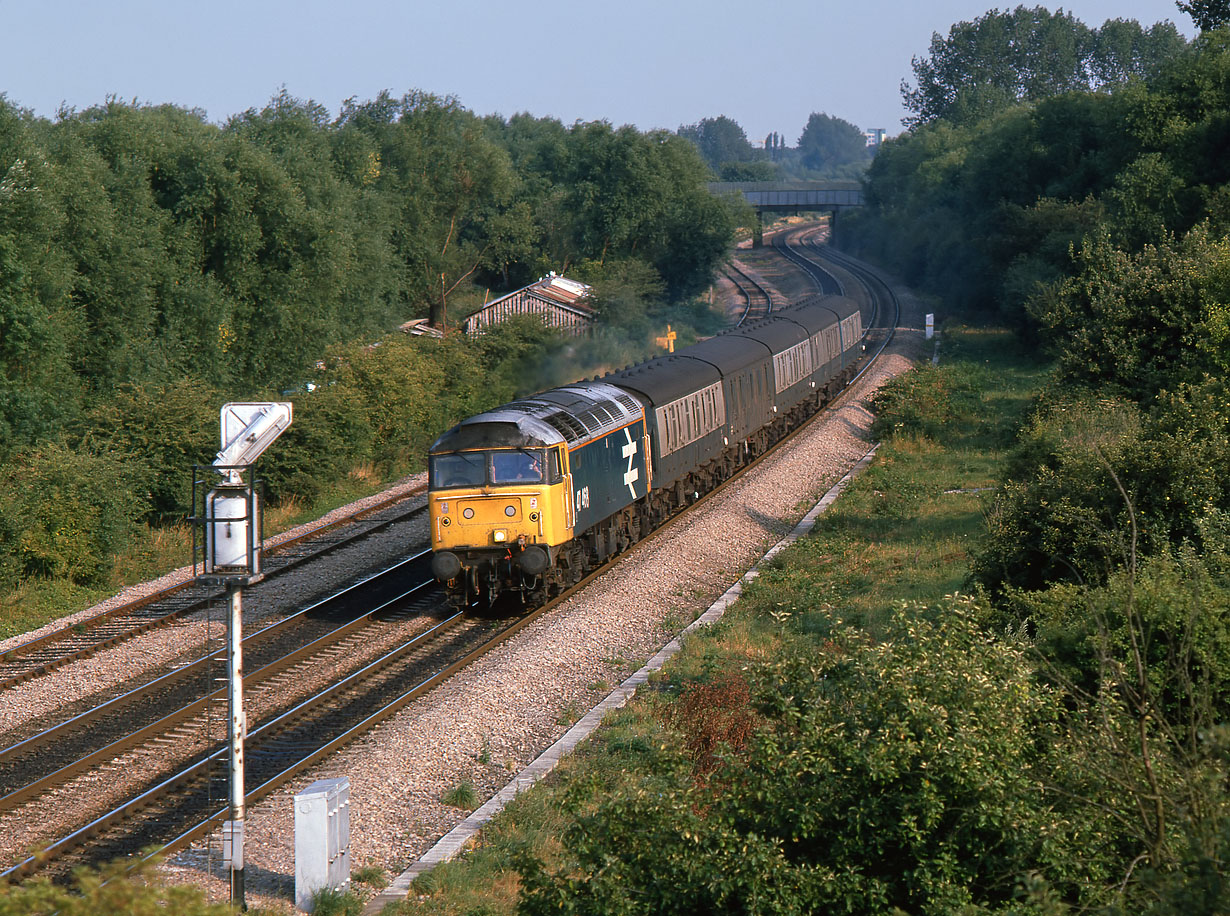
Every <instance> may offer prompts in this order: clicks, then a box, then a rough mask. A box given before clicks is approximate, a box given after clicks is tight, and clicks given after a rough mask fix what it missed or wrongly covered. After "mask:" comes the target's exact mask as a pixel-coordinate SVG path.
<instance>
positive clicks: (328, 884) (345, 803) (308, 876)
mask: <svg viewBox="0 0 1230 916" xmlns="http://www.w3.org/2000/svg"><path fill="white" fill-rule="evenodd" d="M349 888H350V780H349V779H347V778H346V777H345V776H342V777H340V778H338V779H318V780H317V781H316V782H314V783H312V784H311V785H310V786H308V787H307V788H306V789H304V790H303V791H302V792H300V793H299V794H297V795H296V796H295V906H297V907H298V908H299V909H301V910H304V911H305V912H308V913H310V912H312V909H313V908H314V906H315V903H314V900H313V897H314V895H315V894H317V893H318V892H320V891H322V890H335V891H339V892H342V893H345V892H346V891H347V890H348V889H349Z"/></svg>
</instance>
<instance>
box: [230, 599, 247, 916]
mask: <svg viewBox="0 0 1230 916" xmlns="http://www.w3.org/2000/svg"><path fill="white" fill-rule="evenodd" d="M241 592H242V587H241V584H240V581H239V580H238V579H228V580H227V583H226V595H227V599H228V604H229V605H230V619H229V620H228V621H227V628H226V629H227V642H228V647H227V679H226V680H227V694H226V696H227V711H228V714H229V719H230V742H231V753H230V790H231V792H230V794H231V805H230V807H231V819H230V821H229V822H228V823H227V829H226V832H228V833H229V834H230V844H229V845H230V855H229V856H228V857H227V862H226V865H227V867H228V868H229V869H230V876H231V903H234V904H237V905H238V906H239V907H240V908H241V909H244V910H246V909H247V908H248V907H247V904H246V903H245V902H244V891H243V822H244V791H243V788H244V784H243V741H244V736H245V734H246V733H247V717H246V716H245V715H244V710H243V600H242V598H241V597H240V596H241Z"/></svg>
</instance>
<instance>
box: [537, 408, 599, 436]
mask: <svg viewBox="0 0 1230 916" xmlns="http://www.w3.org/2000/svg"><path fill="white" fill-rule="evenodd" d="M543 420H544V421H545V422H547V423H549V424H551V425H552V426H553V427H555V428H556V429H557V430H559V432H560V434H561V435H562V436H563V437H564V438H565V439H567V440H568V441H569V442H576V441H578V440H580V439H584V438H585V437H586V435H588V433H589V430H587V429H586V428H585V427H584V426H582V425H581V424H580V423H578V422H577V420H576V418H574V417H573V416H572V414H569V413H565V412H564V411H562V410H561V411H558V412H556V413H553V414H549V415H547V416H545V417H543Z"/></svg>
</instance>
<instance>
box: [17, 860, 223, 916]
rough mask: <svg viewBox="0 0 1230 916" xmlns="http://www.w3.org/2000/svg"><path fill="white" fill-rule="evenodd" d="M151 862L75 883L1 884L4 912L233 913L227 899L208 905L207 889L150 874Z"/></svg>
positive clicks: (21, 915) (29, 915)
mask: <svg viewBox="0 0 1230 916" xmlns="http://www.w3.org/2000/svg"><path fill="white" fill-rule="evenodd" d="M151 868H152V866H150V865H148V864H147V865H143V866H138V867H137V869H136V871H135V872H134V871H132V870H131V864H130V863H127V862H119V863H116V864H115V865H111V866H108V867H107V868H104V869H103V870H101V871H99V872H89V871H83V872H81V873H79V874H78V875H77V876H76V877H75V878H74V881H73V883H72V885H66V886H61V885H57V884H52V883H51V882H50V881H48V880H46V879H42V878H36V879H34V880H32V881H27V882H25V883H23V884H19V885H13V886H11V887H9V886H3V887H0V916H38V914H44V913H60V914H62V916H99V914H104V913H108V914H109V913H124V914H127V916H161V914H165V913H176V914H177V916H230V914H231V913H233V912H234V911H233V910H232V909H231V907H230V905H229V904H226V903H209V902H207V901H206V899H205V894H204V892H203V891H202V890H201V889H200V888H198V887H192V886H189V885H163V884H160V883H158V882H157V881H156V880H155V879H154V878H153V877H151V876H150V875H149V872H150V870H151Z"/></svg>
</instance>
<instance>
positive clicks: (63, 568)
mask: <svg viewBox="0 0 1230 916" xmlns="http://www.w3.org/2000/svg"><path fill="white" fill-rule="evenodd" d="M140 485H141V481H140V480H139V478H137V477H136V476H135V474H134V469H133V468H132V467H131V466H129V465H127V464H126V463H125V462H124V461H123V460H121V459H120V458H116V457H112V456H108V455H97V454H91V453H88V452H78V451H73V450H70V449H68V448H66V447H64V446H62V445H57V444H51V443H48V444H46V445H43V446H42V447H40V448H38V449H33V450H30V451H28V452H25V453H22V454H20V455H19V456H18V457H17V461H16V462H15V463H13V464H10V465H7V466H5V467H4V468H3V476H0V582H3V583H4V584H5V585H6V586H10V587H11V586H12V585H13V584H15V583H16V580H17V579H18V578H19V577H28V576H54V577H57V578H63V579H67V580H68V581H70V582H73V583H76V584H81V585H99V584H103V583H105V582H106V581H107V578H108V576H109V574H110V572H111V569H112V565H113V563H114V559H115V555H116V554H117V553H118V552H119V551H121V550H122V549H123V548H124V547H125V545H126V544H127V543H128V541H129V539H130V538H131V536H132V534H133V532H134V530H135V529H134V526H135V524H136V522H137V520H138V519H139V518H141V516H142V515H143V514H144V511H145V504H146V501H145V497H144V496H143V495H142V491H141V490H140V489H139V487H140Z"/></svg>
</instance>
